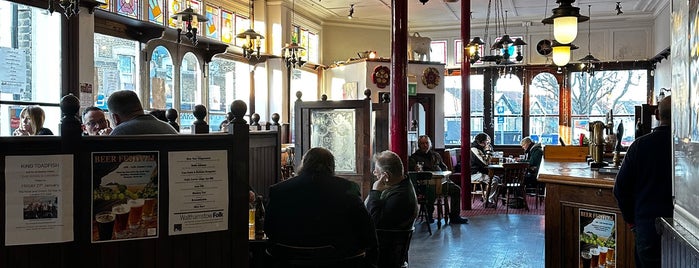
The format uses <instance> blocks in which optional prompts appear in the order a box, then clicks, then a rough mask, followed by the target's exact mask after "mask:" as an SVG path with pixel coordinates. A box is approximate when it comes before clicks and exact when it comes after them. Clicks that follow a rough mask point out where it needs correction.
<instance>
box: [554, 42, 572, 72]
mask: <svg viewBox="0 0 699 268" xmlns="http://www.w3.org/2000/svg"><path fill="white" fill-rule="evenodd" d="M551 48H553V63H554V64H556V65H557V66H565V65H566V64H568V62H570V51H571V50H576V49H578V46H576V45H573V44H561V43H559V42H558V41H556V40H553V44H552V45H551Z"/></svg>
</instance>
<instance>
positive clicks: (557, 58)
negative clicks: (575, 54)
mask: <svg viewBox="0 0 699 268" xmlns="http://www.w3.org/2000/svg"><path fill="white" fill-rule="evenodd" d="M569 61H570V46H554V47H553V63H555V64H556V65H557V66H564V65H566V64H568V62H569Z"/></svg>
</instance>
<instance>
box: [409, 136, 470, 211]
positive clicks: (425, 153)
mask: <svg viewBox="0 0 699 268" xmlns="http://www.w3.org/2000/svg"><path fill="white" fill-rule="evenodd" d="M417 146H418V150H417V151H415V152H414V153H413V154H412V155H410V158H409V159H408V170H411V171H442V170H445V171H446V170H447V165H445V164H444V161H442V156H440V155H439V153H437V152H435V151H434V150H432V140H430V137H429V136H427V135H422V136H420V137H418V139H417ZM418 166H420V167H421V170H418V168H417V167H418ZM442 189H445V190H446V191H447V194H448V195H449V197H450V198H451V200H452V202H451V211H450V212H449V220H450V221H451V223H468V219H466V218H462V217H461V216H460V215H461V201H460V200H461V187H459V186H458V185H456V184H454V183H453V182H452V181H451V180H447V181H446V182H444V183H442ZM433 212H434V197H431V198H427V215H428V216H429V217H430V218H429V219H428V222H429V223H432V222H434V220H433V219H432V217H431V216H432V213H433Z"/></svg>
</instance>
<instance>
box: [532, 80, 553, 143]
mask: <svg viewBox="0 0 699 268" xmlns="http://www.w3.org/2000/svg"><path fill="white" fill-rule="evenodd" d="M559 90H560V86H559V85H558V81H557V80H556V77H555V76H554V75H553V74H550V73H540V74H538V75H536V76H535V77H534V78H533V79H532V82H531V85H529V135H530V136H531V138H532V140H534V142H541V143H542V144H558V116H559V109H558V103H559V98H558V95H559Z"/></svg>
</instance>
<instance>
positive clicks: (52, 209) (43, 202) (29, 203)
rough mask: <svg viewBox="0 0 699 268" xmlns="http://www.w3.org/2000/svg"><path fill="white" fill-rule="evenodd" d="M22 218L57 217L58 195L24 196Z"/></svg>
mask: <svg viewBox="0 0 699 268" xmlns="http://www.w3.org/2000/svg"><path fill="white" fill-rule="evenodd" d="M23 199H24V219H25V220H32V219H47V218H57V217H58V196H55V195H51V196H25V197H24V198H23Z"/></svg>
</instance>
